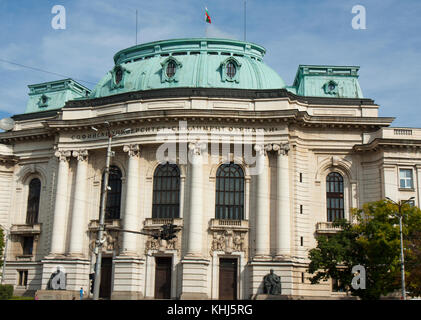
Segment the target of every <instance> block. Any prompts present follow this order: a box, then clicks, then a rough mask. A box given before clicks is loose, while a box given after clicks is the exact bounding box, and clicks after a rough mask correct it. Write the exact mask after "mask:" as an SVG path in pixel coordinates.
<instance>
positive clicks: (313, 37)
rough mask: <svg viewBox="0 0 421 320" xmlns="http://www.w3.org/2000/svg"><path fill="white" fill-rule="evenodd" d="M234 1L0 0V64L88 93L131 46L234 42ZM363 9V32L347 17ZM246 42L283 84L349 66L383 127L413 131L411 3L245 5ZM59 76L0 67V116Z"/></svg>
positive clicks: (420, 22)
mask: <svg viewBox="0 0 421 320" xmlns="http://www.w3.org/2000/svg"><path fill="white" fill-rule="evenodd" d="M243 3H244V0H229V1H227V0H177V1H175V0H153V1H150V0H148V1H146V0H136V1H134V0H122V1H112V0H90V1H86V0H64V1H58V0H56V1H49V0H38V1H29V0H20V1H12V0H0V35H1V36H0V40H1V41H0V59H5V60H10V61H13V62H17V63H20V64H24V65H29V66H32V67H36V68H41V69H45V70H48V71H51V72H55V73H59V74H63V75H66V76H69V77H72V78H74V79H80V80H85V81H88V83H86V82H81V83H82V84H84V85H86V86H87V87H89V88H92V87H93V86H94V85H93V83H97V82H98V81H99V79H100V78H101V77H103V76H104V75H105V74H106V73H107V72H108V71H109V70H110V69H111V68H112V66H113V60H112V58H113V55H114V54H115V53H116V52H117V51H119V50H121V49H123V48H126V47H129V46H132V45H134V44H135V11H136V9H138V10H139V31H138V32H139V37H138V40H139V42H149V41H155V40H162V39H169V38H184V37H203V36H205V27H206V24H205V23H204V8H205V6H206V7H208V10H209V13H210V15H211V17H212V25H211V26H210V28H209V31H208V35H209V36H212V37H223V38H231V39H240V40H242V39H243V23H244V22H243ZM58 4H59V5H63V6H64V7H65V8H66V18H67V25H66V30H54V29H53V28H52V27H51V19H52V18H53V16H54V15H53V14H52V13H51V9H52V7H53V6H54V5H58ZM357 4H360V5H364V6H365V8H366V11H367V29H366V30H354V29H353V28H352V27H351V21H352V18H353V17H354V14H352V12H351V10H352V7H353V6H354V5H357ZM247 12H248V15H247V22H248V23H247V40H248V41H251V42H255V43H258V44H260V45H262V46H264V47H265V48H266V49H267V54H266V57H265V62H266V63H267V64H268V65H269V66H271V67H272V68H273V69H274V70H276V71H277V72H278V73H279V75H280V76H281V77H282V78H283V79H284V81H285V82H286V83H287V85H291V84H292V82H293V79H294V76H295V73H296V70H297V67H298V65H299V64H323V65H325V64H328V65H359V66H360V67H361V69H360V85H361V88H362V90H363V93H364V96H365V97H368V98H372V99H374V100H375V101H376V103H378V104H379V105H380V116H392V117H396V120H395V122H394V123H393V126H404V127H421V115H420V112H419V111H418V108H420V107H421V106H420V103H419V101H418V100H419V99H418V95H419V93H420V92H421V81H420V75H421V33H420V31H421V18H420V17H421V1H419V0H405V1H398V0H382V1H378V0H360V1H357V0H340V1H337V0H336V1H335V0H318V1H315V0H300V1H297V0H282V1H281V0H248V1H247ZM60 78H63V77H59V76H55V75H51V74H46V73H41V72H37V71H33V70H28V69H24V68H21V67H17V66H14V65H10V64H7V63H3V62H0V118H2V117H6V116H10V115H12V114H17V113H23V112H24V111H25V107H26V102H27V93H28V88H27V85H28V84H33V83H40V82H44V81H52V80H58V79H60Z"/></svg>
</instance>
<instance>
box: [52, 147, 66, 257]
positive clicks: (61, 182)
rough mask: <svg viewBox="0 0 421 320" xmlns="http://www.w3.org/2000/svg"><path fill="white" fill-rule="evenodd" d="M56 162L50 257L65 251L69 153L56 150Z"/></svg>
mask: <svg viewBox="0 0 421 320" xmlns="http://www.w3.org/2000/svg"><path fill="white" fill-rule="evenodd" d="M54 155H55V156H56V157H57V158H58V160H59V164H58V173H57V189H56V199H55V204H54V221H53V233H52V236H51V252H50V254H51V255H63V254H64V250H65V243H64V242H65V235H66V232H65V231H66V230H65V226H66V213H67V187H68V177H69V157H70V156H71V152H70V151H61V150H57V151H56V152H55V154H54Z"/></svg>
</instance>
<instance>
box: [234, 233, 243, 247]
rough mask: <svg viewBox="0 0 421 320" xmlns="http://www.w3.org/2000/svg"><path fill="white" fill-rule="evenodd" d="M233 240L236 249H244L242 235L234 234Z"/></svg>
mask: <svg viewBox="0 0 421 320" xmlns="http://www.w3.org/2000/svg"><path fill="white" fill-rule="evenodd" d="M233 242H234V250H235V251H243V239H242V238H241V236H240V235H238V234H236V235H235V236H234V239H233Z"/></svg>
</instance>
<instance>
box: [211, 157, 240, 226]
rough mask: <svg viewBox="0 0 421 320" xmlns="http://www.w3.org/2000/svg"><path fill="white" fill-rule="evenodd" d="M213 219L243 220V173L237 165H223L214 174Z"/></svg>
mask: <svg viewBox="0 0 421 320" xmlns="http://www.w3.org/2000/svg"><path fill="white" fill-rule="evenodd" d="M215 218H216V219H229V220H242V219H244V172H243V169H241V167H240V166H239V165H237V164H234V163H227V164H223V165H221V166H220V167H219V168H218V171H217V172H216V199H215Z"/></svg>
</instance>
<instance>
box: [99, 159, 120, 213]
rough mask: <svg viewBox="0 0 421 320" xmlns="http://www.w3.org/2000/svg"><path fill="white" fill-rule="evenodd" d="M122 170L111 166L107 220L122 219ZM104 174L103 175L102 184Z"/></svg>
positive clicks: (106, 210)
mask: <svg viewBox="0 0 421 320" xmlns="http://www.w3.org/2000/svg"><path fill="white" fill-rule="evenodd" d="M121 177H122V174H121V170H120V169H119V168H118V167H116V166H110V173H109V175H108V186H109V189H108V191H107V206H106V207H105V219H120V206H121ZM103 183H104V174H103V175H102V184H103Z"/></svg>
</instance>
